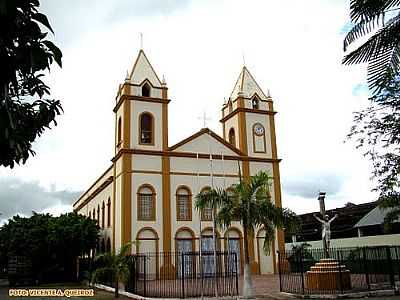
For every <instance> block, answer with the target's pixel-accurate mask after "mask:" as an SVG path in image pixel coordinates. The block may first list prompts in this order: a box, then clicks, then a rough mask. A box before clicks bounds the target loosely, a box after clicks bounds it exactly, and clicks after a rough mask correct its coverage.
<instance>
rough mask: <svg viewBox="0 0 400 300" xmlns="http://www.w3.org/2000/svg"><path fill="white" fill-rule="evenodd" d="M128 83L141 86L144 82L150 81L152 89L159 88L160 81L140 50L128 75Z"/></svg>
mask: <svg viewBox="0 0 400 300" xmlns="http://www.w3.org/2000/svg"><path fill="white" fill-rule="evenodd" d="M128 79H129V81H130V82H131V83H133V84H139V85H140V84H142V83H143V81H144V80H146V79H147V80H148V81H150V83H151V84H152V85H153V87H161V86H162V84H161V81H160V79H159V78H158V76H157V74H156V72H155V71H154V69H153V67H152V65H151V64H150V61H149V60H148V58H147V56H146V54H145V53H144V51H143V50H142V49H141V50H140V51H139V54H138V56H137V58H136V61H135V64H134V65H133V68H132V71H131V73H130V74H129V78H128Z"/></svg>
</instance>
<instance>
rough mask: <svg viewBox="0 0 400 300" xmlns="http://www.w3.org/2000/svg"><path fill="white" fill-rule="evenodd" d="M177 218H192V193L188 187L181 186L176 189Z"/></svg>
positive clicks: (183, 219) (187, 219) (186, 219)
mask: <svg viewBox="0 0 400 300" xmlns="http://www.w3.org/2000/svg"><path fill="white" fill-rule="evenodd" d="M176 220H177V221H191V220H192V195H191V193H190V190H189V189H188V188H187V187H180V188H178V189H177V191H176Z"/></svg>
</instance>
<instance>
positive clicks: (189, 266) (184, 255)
mask: <svg viewBox="0 0 400 300" xmlns="http://www.w3.org/2000/svg"><path fill="white" fill-rule="evenodd" d="M192 245H193V242H192V240H188V239H186V240H177V241H176V248H177V249H176V250H177V252H178V253H177V255H178V257H177V264H176V265H177V271H178V276H179V278H181V277H182V260H183V264H184V265H183V269H184V271H185V273H184V275H185V276H184V277H188V276H191V275H192V273H193V266H194V265H193V255H192V254H191V252H193V248H192Z"/></svg>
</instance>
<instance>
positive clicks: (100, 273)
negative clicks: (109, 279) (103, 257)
mask: <svg viewBox="0 0 400 300" xmlns="http://www.w3.org/2000/svg"><path fill="white" fill-rule="evenodd" d="M109 274H115V269H114V268H112V267H102V268H97V269H96V270H94V272H93V274H92V278H91V282H95V283H97V282H100V281H101V279H102V278H104V277H106V276H108V275H109Z"/></svg>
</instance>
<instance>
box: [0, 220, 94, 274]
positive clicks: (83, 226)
mask: <svg viewBox="0 0 400 300" xmlns="http://www.w3.org/2000/svg"><path fill="white" fill-rule="evenodd" d="M98 233H99V227H98V225H97V224H96V221H95V220H91V219H89V218H87V217H85V216H82V215H78V214H76V213H68V214H64V215H61V216H59V217H53V216H51V215H49V214H37V213H34V214H33V215H32V216H31V217H30V218H23V217H20V216H14V217H13V218H12V219H9V220H8V222H7V223H6V224H5V225H3V226H2V227H1V228H0V256H1V257H0V262H1V263H2V264H3V266H6V264H7V260H8V258H9V257H12V256H23V257H26V258H27V259H29V260H30V261H31V262H32V268H33V270H32V271H33V275H34V276H35V277H36V279H38V280H39V281H47V280H52V279H54V278H53V277H54V275H57V274H59V275H62V276H64V278H65V279H66V280H73V279H76V278H75V275H76V272H75V271H76V270H74V269H73V267H74V265H75V262H76V259H77V257H78V256H81V255H82V254H87V253H89V252H90V250H91V249H94V248H95V247H96V244H97V239H98Z"/></svg>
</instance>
